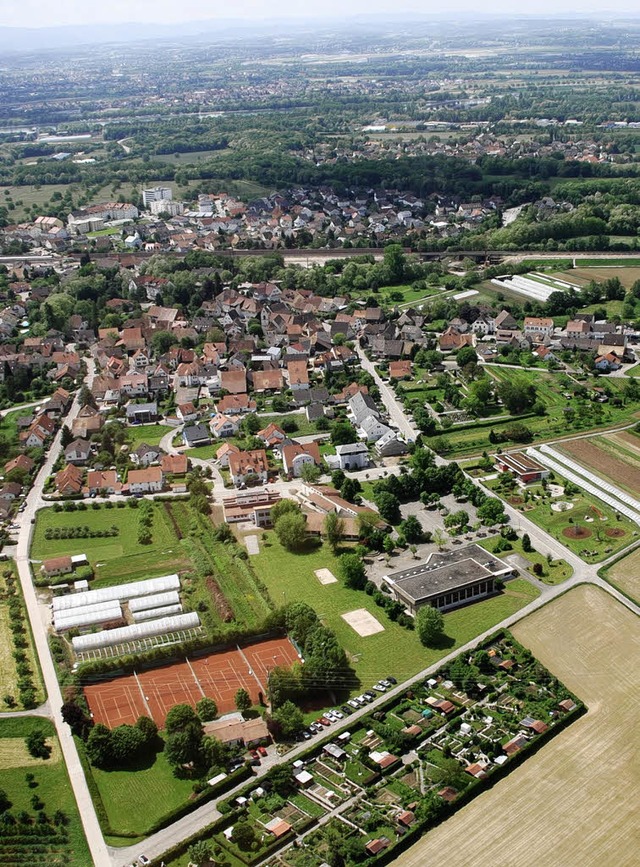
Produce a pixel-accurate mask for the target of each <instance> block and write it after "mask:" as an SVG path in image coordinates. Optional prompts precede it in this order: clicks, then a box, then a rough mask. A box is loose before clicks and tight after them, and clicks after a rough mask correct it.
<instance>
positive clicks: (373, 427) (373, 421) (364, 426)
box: [358, 415, 392, 443]
mask: <svg viewBox="0 0 640 867" xmlns="http://www.w3.org/2000/svg"><path fill="white" fill-rule="evenodd" d="M391 432H392V431H391V428H390V427H389V425H386V424H385V423H384V422H383V421H381V420H380V419H379V418H377V417H376V416H374V415H368V416H366V418H363V419H362V421H361V422H360V425H359V427H358V436H359V437H360V438H361V439H363V440H366V441H367V442H368V443H375V442H377V441H378V440H379V439H381V438H382V437H383V436H386V435H387V434H389V433H391Z"/></svg>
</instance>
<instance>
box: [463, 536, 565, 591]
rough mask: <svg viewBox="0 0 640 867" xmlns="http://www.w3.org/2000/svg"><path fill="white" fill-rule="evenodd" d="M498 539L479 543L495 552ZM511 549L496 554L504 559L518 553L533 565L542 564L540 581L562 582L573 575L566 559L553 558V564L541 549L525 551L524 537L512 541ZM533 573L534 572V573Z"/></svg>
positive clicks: (548, 582) (549, 582) (546, 582)
mask: <svg viewBox="0 0 640 867" xmlns="http://www.w3.org/2000/svg"><path fill="white" fill-rule="evenodd" d="M496 541H497V539H495V538H494V539H484V540H483V541H482V542H480V543H479V544H480V545H482V547H483V548H486V550H487V551H491V552H492V553H495V552H494V550H493V549H494V548H495V545H496ZM510 544H511V548H512V550H511V551H502V552H501V553H499V554H496V556H497V557H500V558H501V559H504V558H505V557H508V556H509V555H510V554H518V555H519V556H520V557H524V559H525V560H528V561H529V563H530V564H531V565H532V566H533V564H534V563H540V565H541V566H542V575H539V576H537V577H538V578H539V580H540V581H542V582H544V583H545V584H562V582H563V581H566V580H567V578H571V576H572V575H573V569H572V568H571V566H569V564H568V563H567V561H566V560H552V561H551V565H549V563H548V562H547V558H546V557H545V556H544V555H543V554H541V553H540V552H539V551H527V552H526V553H525V551H524V550H523V548H522V539H517V540H516V541H515V542H511V543H510ZM532 574H533V573H532Z"/></svg>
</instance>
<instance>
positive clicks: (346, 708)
mask: <svg viewBox="0 0 640 867" xmlns="http://www.w3.org/2000/svg"><path fill="white" fill-rule="evenodd" d="M340 710H341V711H342V713H345V714H346V713H351V711H352V710H353V708H352V707H349V705H348V704H343V705H341V706H340Z"/></svg>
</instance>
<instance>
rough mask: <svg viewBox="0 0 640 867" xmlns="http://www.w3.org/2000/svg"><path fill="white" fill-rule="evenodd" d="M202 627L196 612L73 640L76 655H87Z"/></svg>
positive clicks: (91, 634) (108, 630)
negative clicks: (132, 642)
mask: <svg viewBox="0 0 640 867" xmlns="http://www.w3.org/2000/svg"><path fill="white" fill-rule="evenodd" d="M198 626H200V618H199V617H198V615H197V613H196V612H195V611H190V612H189V613H188V614H177V615H176V616H175V617H162V618H160V619H159V620H148V621H146V622H144V623H134V624H132V625H131V626H122V627H120V628H119V629H107V630H105V631H104V632H91V633H89V635H80V636H78V637H77V638H74V639H73V640H72V642H71V643H72V645H73V649H74V651H75V653H86V652H88V651H91V650H98V649H99V648H101V647H110V646H113V645H115V644H125V643H126V642H129V641H142V640H144V639H145V638H154V637H155V636H157V635H168V634H170V633H172V632H180V631H182V630H184V629H195V628H196V627H198Z"/></svg>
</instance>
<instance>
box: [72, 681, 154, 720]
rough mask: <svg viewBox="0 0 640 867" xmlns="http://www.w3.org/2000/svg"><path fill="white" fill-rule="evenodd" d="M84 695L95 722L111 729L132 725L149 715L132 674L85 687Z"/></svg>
mask: <svg viewBox="0 0 640 867" xmlns="http://www.w3.org/2000/svg"><path fill="white" fill-rule="evenodd" d="M84 694H85V697H86V699H87V703H88V704H89V710H90V711H91V715H92V717H93V721H94V722H96V723H103V724H104V725H107V726H110V727H111V728H113V727H114V726H119V725H124V723H127V724H129V725H131V724H132V723H134V722H135V721H136V720H137V719H138V717H140V716H142V715H148V713H149V711H148V710H147V708H146V707H145V705H144V701H143V698H142V695H141V693H140V687H139V686H138V684H137V682H136V679H135V677H134V675H132V674H130V675H126V676H125V677H116V678H114V679H113V680H107V681H104V682H103V683H94V684H91V686H85V688H84Z"/></svg>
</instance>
